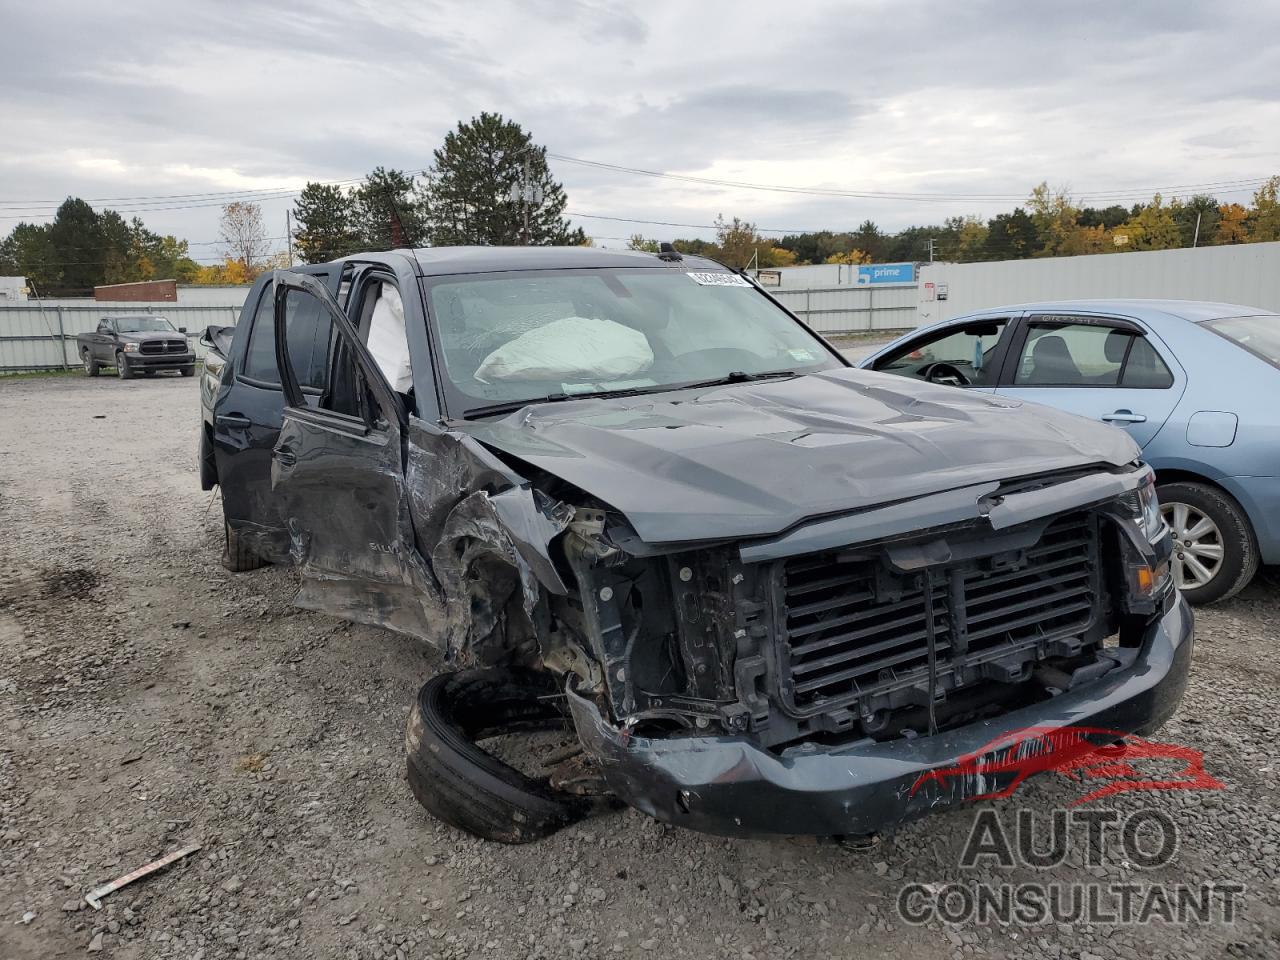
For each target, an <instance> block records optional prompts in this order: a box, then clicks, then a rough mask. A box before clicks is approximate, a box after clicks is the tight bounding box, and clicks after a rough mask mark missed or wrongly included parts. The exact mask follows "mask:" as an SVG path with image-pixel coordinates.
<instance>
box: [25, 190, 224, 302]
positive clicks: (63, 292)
mask: <svg viewBox="0 0 1280 960" xmlns="http://www.w3.org/2000/svg"><path fill="white" fill-rule="evenodd" d="M199 274H200V266H199V264H197V263H196V262H195V261H194V260H192V259H191V257H190V255H189V253H188V251H187V241H185V240H179V239H177V238H176V237H172V236H160V235H159V234H156V233H153V232H152V231H150V230H148V229H147V227H146V225H145V224H144V223H143V222H142V221H141V220H140V219H139V218H137V217H133V218H132V219H130V220H125V218H124V217H122V216H121V215H120V214H119V213H117V212H116V211H114V210H103V211H102V212H101V213H99V212H98V211H96V210H94V209H93V207H91V206H89V204H88V203H86V202H85V201H83V200H79V199H77V198H75V197H68V198H67V199H66V200H65V201H63V203H62V204H61V205H60V206H59V207H58V210H57V213H56V214H55V215H54V218H53V221H52V222H51V223H41V224H36V223H25V222H23V223H19V224H18V225H17V226H16V227H14V228H13V229H12V230H11V231H9V234H8V236H6V237H5V238H4V239H3V240H0V275H6V276H20V277H26V278H27V281H28V282H29V283H31V284H32V285H34V286H35V289H36V293H37V294H39V295H40V296H48V297H69V296H85V295H88V294H91V293H92V292H93V288H94V287H95V286H98V285H100V284H105V283H128V282H130V281H134V280H167V279H175V280H179V281H181V282H183V283H193V282H196V281H197V279H198V277H199Z"/></svg>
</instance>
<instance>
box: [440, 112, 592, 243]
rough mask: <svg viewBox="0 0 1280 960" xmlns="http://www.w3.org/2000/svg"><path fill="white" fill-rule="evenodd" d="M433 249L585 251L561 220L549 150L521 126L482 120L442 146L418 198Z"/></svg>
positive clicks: (580, 236) (484, 116) (491, 117)
mask: <svg viewBox="0 0 1280 960" xmlns="http://www.w3.org/2000/svg"><path fill="white" fill-rule="evenodd" d="M423 197H424V199H425V201H426V205H427V209H428V222H429V225H430V226H429V232H430V235H431V240H432V242H433V243H435V244H468V243H475V244H491V245H503V244H532V245H547V244H574V245H577V244H582V243H583V242H584V241H585V240H586V234H585V233H584V232H583V231H582V230H581V229H580V228H578V229H574V228H572V227H570V225H569V223H568V221H567V220H565V219H564V217H563V214H564V209H565V205H566V203H567V202H568V201H567V199H566V197H565V193H564V187H562V186H561V185H560V183H559V182H558V181H557V180H556V179H555V178H554V177H552V175H551V169H550V167H548V166H547V150H546V147H542V146H539V145H537V144H535V143H534V142H533V138H532V136H530V134H528V133H527V132H525V130H524V129H522V128H521V126H520V125H519V124H518V123H516V122H514V121H512V120H506V119H504V118H503V117H502V116H501V115H499V114H495V113H481V114H480V116H478V117H473V118H472V119H471V120H470V121H468V122H466V123H459V124H458V127H457V129H456V130H453V131H450V132H449V134H447V135H446V136H445V138H444V144H443V145H442V146H441V147H440V149H438V150H436V151H435V153H434V162H433V164H432V168H431V172H430V175H429V177H428V178H427V184H426V187H425V189H424V190H423Z"/></svg>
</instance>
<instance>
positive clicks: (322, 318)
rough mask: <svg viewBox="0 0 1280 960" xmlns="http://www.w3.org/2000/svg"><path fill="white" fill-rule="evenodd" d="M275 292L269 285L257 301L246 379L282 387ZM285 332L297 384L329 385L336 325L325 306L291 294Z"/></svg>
mask: <svg viewBox="0 0 1280 960" xmlns="http://www.w3.org/2000/svg"><path fill="white" fill-rule="evenodd" d="M272 305H273V298H272V289H271V286H270V285H268V286H267V287H266V288H265V289H264V290H263V291H262V299H260V300H259V301H258V310H257V313H256V314H255V315H254V318H253V329H252V330H251V331H250V333H249V350H248V354H247V356H246V357H245V369H244V373H245V376H247V377H249V378H251V379H253V380H260V381H262V382H264V383H279V382H280V372H279V371H278V370H277V369H276V353H275V350H276V346H275V322H274V319H273V317H272ZM284 318H285V331H286V336H287V337H288V345H289V361H290V363H292V364H293V372H294V374H295V375H296V376H297V378H298V384H299V385H300V386H302V387H307V388H310V389H316V390H323V389H324V387H325V384H326V382H327V381H328V372H329V337H330V332H331V330H332V327H333V321H332V319H331V318H330V316H329V311H328V310H326V309H325V306H324V304H323V303H321V302H320V301H319V300H317V299H316V298H315V297H313V296H311V295H310V294H308V293H303V292H302V291H301V290H290V291H289V295H288V297H287V298H286V299H285V314H284Z"/></svg>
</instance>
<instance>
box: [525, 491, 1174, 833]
mask: <svg viewBox="0 0 1280 960" xmlns="http://www.w3.org/2000/svg"><path fill="white" fill-rule="evenodd" d="M1149 488H1150V471H1149V470H1147V469H1146V468H1130V469H1129V470H1119V471H1100V472H1099V471H1093V472H1081V473H1078V474H1077V475H1073V476H1066V477H1061V476H1059V477H1053V478H1042V479H1040V480H1033V481H1023V482H1021V483H1011V484H1005V485H997V484H991V485H984V486H982V487H980V488H968V489H967V490H964V491H954V492H953V493H952V494H951V495H948V496H942V497H936V498H929V500H928V501H925V502H908V503H904V504H896V505H889V506H887V507H885V508H882V509H878V510H871V511H865V512H863V513H860V514H855V515H852V516H845V517H838V518H832V519H831V520H826V521H818V522H815V523H812V524H806V525H804V526H802V527H800V528H797V529H795V530H793V531H790V532H789V533H787V534H785V535H783V536H780V537H776V538H773V539H771V540H767V541H750V542H727V543H720V544H697V545H688V546H687V547H684V548H682V547H681V545H679V544H676V545H668V547H667V548H656V547H654V546H652V545H646V544H644V543H642V542H640V541H638V540H637V539H635V538H634V537H630V536H629V535H628V532H627V530H626V528H625V525H623V524H612V525H611V523H610V519H609V517H608V515H607V513H605V512H601V513H600V514H599V515H598V516H596V517H593V518H590V520H591V521H592V522H582V520H583V518H582V517H581V512H580V516H579V522H578V523H576V524H573V523H571V524H570V526H569V528H568V531H567V533H566V536H565V540H564V543H565V547H564V550H565V555H566V561H567V563H568V564H569V566H570V567H571V568H572V570H573V574H574V579H575V580H576V585H577V587H578V589H577V591H576V594H575V593H573V592H571V594H570V596H569V597H567V598H566V599H565V601H564V602H563V603H561V604H555V603H553V604H552V618H551V626H552V633H551V636H552V637H554V636H555V635H556V634H557V633H559V634H561V635H562V636H563V637H565V639H566V640H568V641H569V642H568V643H566V644H560V645H559V646H563V647H571V648H574V650H575V652H574V654H573V655H572V656H570V657H568V658H566V659H565V660H564V661H563V662H561V663H559V664H553V665H557V666H559V667H560V668H561V669H563V670H564V672H566V673H569V674H572V675H573V676H571V677H570V679H569V682H568V688H569V694H568V695H569V702H570V705H571V708H572V714H573V717H574V720H575V723H576V724H577V728H578V733H579V736H580V737H581V739H582V741H583V744H584V745H585V747H586V749H587V751H588V753H589V754H591V755H592V756H593V757H595V759H596V760H597V761H598V762H599V764H600V766H601V768H602V771H603V775H604V777H605V779H606V780H607V781H608V783H609V785H610V786H611V788H612V789H613V790H615V791H616V792H617V793H618V794H619V796H620V797H622V798H623V799H624V800H626V801H627V802H628V803H630V804H632V805H634V806H636V807H638V808H639V809H642V810H645V811H646V812H649V813H651V814H653V815H654V816H657V817H660V818H662V819H665V820H671V821H673V822H677V823H682V824H685V825H687V826H690V827H694V828H697V829H701V830H707V831H710V832H716V833H727V834H745V833H752V832H780V833H798V834H809V833H814V834H856V833H867V832H871V831H874V830H879V829H882V828H884V827H885V826H887V825H890V824H892V823H895V822H898V821H901V820H904V819H906V818H908V817H911V816H913V815H916V814H918V813H920V812H925V811H927V810H929V809H933V808H934V807H937V806H940V805H945V804H947V803H951V802H955V801H957V800H960V799H964V798H965V797H967V796H973V795H974V794H976V793H981V792H985V791H984V790H979V789H978V785H977V784H973V783H966V782H965V781H964V778H959V779H958V780H956V781H955V782H952V783H949V784H947V785H946V786H945V787H938V788H931V789H930V790H927V791H924V792H923V793H919V794H916V795H914V796H913V795H912V794H911V790H910V787H911V786H912V784H913V783H914V782H915V780H916V779H917V778H918V777H919V775H920V773H921V772H924V771H927V770H930V769H933V768H935V767H940V766H945V765H948V764H953V763H954V762H955V761H956V759H957V758H959V757H962V756H963V755H964V754H965V753H967V752H969V751H971V750H973V749H976V748H978V747H980V746H981V745H982V744H983V743H985V742H988V741H990V740H991V739H992V738H993V737H994V736H996V735H997V734H998V733H1000V732H1001V731H1005V730H1009V729H1013V728H1015V727H1026V726H1040V727H1043V726H1045V725H1048V726H1054V725H1066V724H1079V723H1085V722H1088V723H1092V724H1094V725H1101V726H1107V727H1109V728H1111V729H1115V730H1117V731H1120V732H1126V731H1138V730H1143V731H1145V730H1150V729H1153V728H1154V727H1156V726H1158V725H1159V724H1160V723H1162V722H1163V721H1164V720H1165V719H1166V718H1167V717H1168V716H1169V714H1170V713H1172V711H1173V709H1174V708H1175V707H1176V705H1177V702H1178V700H1179V699H1180V697H1181V693H1182V687H1183V684H1184V683H1185V677H1186V670H1187V663H1188V659H1189V655H1190V646H1191V632H1192V631H1191V617H1190V613H1189V611H1188V610H1187V608H1186V607H1185V605H1184V604H1183V603H1182V602H1181V601H1180V600H1179V599H1178V598H1177V597H1176V594H1174V593H1173V590H1172V585H1171V583H1170V581H1169V577H1168V555H1169V549H1170V543H1169V539H1168V536H1167V533H1166V532H1164V530H1163V527H1162V525H1160V524H1159V520H1158V516H1157V517H1156V519H1155V525H1154V526H1153V525H1152V523H1151V516H1150V511H1149V510H1148V509H1146V503H1147V502H1148V501H1149V500H1150V495H1149V493H1148V490H1149ZM551 646H552V647H554V646H556V644H552V645H551ZM546 648H547V645H545V644H544V649H546Z"/></svg>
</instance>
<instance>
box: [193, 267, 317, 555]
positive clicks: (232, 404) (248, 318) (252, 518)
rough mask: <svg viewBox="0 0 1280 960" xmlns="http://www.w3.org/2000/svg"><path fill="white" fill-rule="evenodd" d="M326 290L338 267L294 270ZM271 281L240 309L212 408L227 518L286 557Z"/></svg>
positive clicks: (261, 547)
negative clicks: (274, 472) (274, 468)
mask: <svg viewBox="0 0 1280 960" xmlns="http://www.w3.org/2000/svg"><path fill="white" fill-rule="evenodd" d="M299 269H300V270H303V271H305V272H306V273H307V274H308V275H310V276H312V277H314V278H315V279H316V280H317V281H319V282H322V283H323V284H325V285H326V286H327V287H329V288H330V289H336V288H337V285H338V280H339V275H340V270H341V265H339V264H326V265H321V266H315V267H305V268H299ZM273 308H274V302H273V300H272V284H271V278H270V277H268V278H265V279H264V280H262V281H259V284H258V285H257V286H255V287H254V289H253V290H252V291H251V292H250V295H249V298H248V299H247V300H246V301H245V307H244V310H243V311H242V312H241V316H240V322H239V324H238V326H237V331H236V337H235V340H234V342H233V344H232V349H231V353H230V356H228V358H227V369H225V370H224V371H223V376H222V380H221V384H220V386H219V389H218V393H217V395H216V397H215V398H214V408H213V414H214V416H213V452H214V460H215V462H216V464H217V471H218V481H219V486H220V487H221V488H222V501H223V508H224V510H225V513H226V517H227V521H228V522H229V523H231V524H232V525H233V526H235V527H236V528H237V529H239V530H243V531H244V532H245V533H246V534H248V535H249V536H250V537H252V539H253V543H254V547H255V549H256V550H257V551H258V552H259V553H260V554H262V555H263V556H264V557H265V558H266V559H269V560H281V559H284V558H285V556H286V555H287V550H288V542H289V541H288V536H287V532H286V530H285V526H284V521H283V519H282V517H281V515H280V511H279V506H278V504H277V503H276V499H275V495H274V494H273V492H272V489H271V463H272V450H273V449H274V448H275V445H276V441H277V440H278V439H279V435H280V425H281V422H282V415H283V412H284V406H285V404H284V392H283V388H282V386H281V382H280V377H279V373H278V371H277V370H276V366H275V326H274V314H273Z"/></svg>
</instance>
